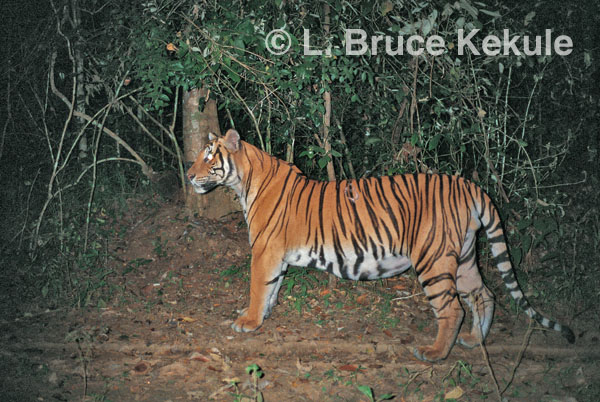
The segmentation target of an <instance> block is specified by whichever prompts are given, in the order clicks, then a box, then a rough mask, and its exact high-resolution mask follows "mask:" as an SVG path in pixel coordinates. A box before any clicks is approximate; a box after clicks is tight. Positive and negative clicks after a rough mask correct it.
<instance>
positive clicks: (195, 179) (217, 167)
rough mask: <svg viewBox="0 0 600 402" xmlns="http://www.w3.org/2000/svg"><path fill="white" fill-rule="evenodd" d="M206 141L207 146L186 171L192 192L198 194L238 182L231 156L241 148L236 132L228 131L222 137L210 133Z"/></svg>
mask: <svg viewBox="0 0 600 402" xmlns="http://www.w3.org/2000/svg"><path fill="white" fill-rule="evenodd" d="M208 139H209V142H208V144H206V147H205V148H204V150H202V151H200V153H199V154H198V157H197V158H196V161H195V162H194V164H193V165H192V167H191V168H189V170H188V171H187V177H188V179H189V180H190V183H191V184H192V186H193V188H194V191H195V192H197V193H199V194H204V193H208V192H209V191H210V190H212V189H213V188H215V187H217V186H220V185H229V186H232V185H234V184H235V182H236V181H237V180H238V177H237V175H236V174H235V166H234V164H233V159H232V154H234V153H235V152H237V151H239V149H240V147H241V143H240V135H239V134H238V132H237V131H235V130H233V129H230V130H228V131H227V133H225V136H224V137H217V136H216V135H215V134H212V133H210V134H208Z"/></svg>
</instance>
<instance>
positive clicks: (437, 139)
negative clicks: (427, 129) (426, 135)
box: [427, 134, 442, 151]
mask: <svg viewBox="0 0 600 402" xmlns="http://www.w3.org/2000/svg"><path fill="white" fill-rule="evenodd" d="M440 138H442V134H436V135H434V136H433V138H432V139H431V141H429V146H428V147H427V149H428V150H429V151H431V150H434V149H436V148H437V146H438V144H439V142H440Z"/></svg>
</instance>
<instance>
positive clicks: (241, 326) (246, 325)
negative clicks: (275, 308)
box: [231, 314, 262, 332]
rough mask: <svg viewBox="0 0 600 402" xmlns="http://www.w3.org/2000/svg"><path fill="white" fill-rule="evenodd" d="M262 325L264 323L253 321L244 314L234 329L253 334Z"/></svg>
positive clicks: (236, 322) (236, 321) (233, 326)
mask: <svg viewBox="0 0 600 402" xmlns="http://www.w3.org/2000/svg"><path fill="white" fill-rule="evenodd" d="M261 325H262V321H258V320H253V319H251V318H249V317H248V316H247V315H246V314H242V315H241V316H240V317H239V318H238V319H237V320H235V322H234V323H233V324H231V328H233V329H234V330H235V331H236V332H252V331H256V330H257V329H258V328H260V326H261Z"/></svg>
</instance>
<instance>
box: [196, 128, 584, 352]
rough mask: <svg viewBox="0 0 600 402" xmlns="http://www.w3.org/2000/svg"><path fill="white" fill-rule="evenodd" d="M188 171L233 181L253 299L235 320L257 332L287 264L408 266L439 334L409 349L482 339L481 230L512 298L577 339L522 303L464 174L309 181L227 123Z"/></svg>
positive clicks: (386, 273) (485, 306) (446, 347)
mask: <svg viewBox="0 0 600 402" xmlns="http://www.w3.org/2000/svg"><path fill="white" fill-rule="evenodd" d="M187 178H188V179H189V183H191V185H192V187H193V189H194V191H195V192H196V193H199V194H204V193H207V192H209V191H210V190H212V189H213V188H215V187H217V186H228V187H230V188H231V189H233V190H234V191H235V193H236V194H237V198H238V199H239V201H240V203H241V206H242V209H243V213H244V217H245V219H246V223H247V226H248V236H249V242H250V246H251V254H252V255H251V264H250V304H249V306H248V307H247V308H246V309H244V310H242V311H241V314H240V316H239V317H238V318H237V319H236V320H235V321H234V323H233V324H232V328H233V329H234V330H235V331H237V332H251V331H255V330H257V329H258V328H259V327H260V326H261V325H262V324H263V321H264V319H265V318H267V317H269V315H270V314H271V311H272V309H273V307H274V306H275V305H276V304H277V296H278V292H279V289H280V287H281V284H282V282H283V279H284V276H285V274H286V271H287V268H288V266H289V265H293V266H298V267H312V268H317V269H319V270H324V271H327V272H328V273H330V274H333V275H336V276H338V277H340V278H343V279H352V280H360V281H364V280H375V279H383V278H389V277H392V276H395V275H399V274H401V273H403V272H406V271H407V270H409V269H410V268H411V267H414V271H415V273H416V277H417V279H418V281H419V283H420V284H421V286H422V288H423V290H424V294H425V296H426V298H427V300H428V301H429V304H430V305H431V308H432V309H433V313H434V315H435V317H436V319H437V335H436V338H435V341H434V342H433V344H431V345H423V346H418V347H415V348H414V350H413V353H414V356H415V357H416V358H418V359H420V360H422V361H426V362H437V361H440V360H443V359H445V358H446V357H447V356H448V354H449V353H450V350H451V349H452V347H453V345H454V344H455V343H458V344H460V345H462V346H464V347H467V348H473V347H475V346H478V345H479V344H480V343H481V342H483V341H484V340H485V338H486V336H487V335H488V332H489V330H490V326H491V323H492V316H493V314H494V297H493V295H492V292H491V291H490V290H489V289H488V288H487V287H486V286H485V284H484V283H483V281H482V278H481V275H480V273H479V269H478V266H477V259H476V252H475V249H476V247H475V246H476V235H477V232H478V231H479V229H483V231H484V232H485V233H486V235H487V238H488V243H489V245H490V248H491V253H492V256H493V261H494V263H495V265H496V267H497V269H498V271H500V275H501V276H502V278H503V280H504V284H505V286H506V288H508V291H509V292H510V295H511V296H512V297H513V298H514V300H515V302H516V304H517V305H518V306H520V307H521V308H522V309H523V310H524V311H525V313H526V314H527V315H528V316H529V317H531V318H532V319H533V320H535V321H537V322H538V323H539V324H540V325H542V326H543V327H545V328H548V329H552V330H555V331H558V332H560V333H561V334H562V335H563V336H564V337H565V338H566V339H567V340H568V342H570V343H573V342H574V341H575V335H574V334H573V331H572V330H571V329H570V328H569V327H567V326H564V325H561V324H559V323H557V322H555V321H553V320H550V319H548V318H546V317H545V316H543V315H541V314H540V313H538V312H537V311H535V310H534V309H533V308H532V307H531V306H530V304H529V303H528V301H527V300H526V298H525V297H524V295H523V292H522V291H521V289H520V287H519V285H518V283H517V280H516V277H515V272H514V270H513V267H512V264H511V262H510V258H509V254H508V248H507V245H506V241H505V236H504V230H503V227H502V223H501V220H500V216H499V214H498V210H497V209H496V207H495V206H494V204H493V203H492V200H491V199H490V197H489V196H488V195H487V194H486V193H485V192H484V191H483V190H482V189H481V188H480V187H478V186H477V185H476V184H474V183H473V182H471V181H469V180H466V179H464V178H462V177H459V176H451V175H443V174H422V173H420V174H416V173H415V174H402V175H397V176H382V177H369V178H361V179H352V180H338V181H329V182H327V181H317V180H311V179H309V178H308V177H306V176H305V175H303V174H302V172H301V171H300V169H298V168H297V167H296V166H294V165H293V164H291V163H288V162H285V161H283V160H281V159H278V158H275V157H273V156H271V155H269V154H268V153H266V152H263V151H261V150H260V149H258V148H257V147H255V146H253V145H251V144H249V143H247V142H245V141H242V140H241V139H240V135H239V133H238V132H237V131H235V130H234V129H230V130H228V131H227V132H226V134H225V135H224V136H222V137H219V136H216V135H214V134H210V136H209V142H208V143H207V145H206V147H205V148H204V150H202V151H200V153H199V154H198V157H197V159H196V160H195V162H194V163H193V165H192V166H191V168H190V169H189V170H188V171H187ZM462 303H464V304H466V307H468V309H470V311H471V313H472V316H473V318H472V326H471V329H470V331H469V330H468V329H467V330H464V331H461V332H460V333H459V329H460V327H461V324H462V321H463V318H464V315H465V312H464V310H463V307H462Z"/></svg>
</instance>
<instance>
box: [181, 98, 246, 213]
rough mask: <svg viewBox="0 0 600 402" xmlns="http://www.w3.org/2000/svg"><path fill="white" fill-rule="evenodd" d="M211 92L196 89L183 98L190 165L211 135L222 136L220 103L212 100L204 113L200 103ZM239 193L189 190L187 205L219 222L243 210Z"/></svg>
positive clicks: (185, 137) (185, 140)
mask: <svg viewBox="0 0 600 402" xmlns="http://www.w3.org/2000/svg"><path fill="white" fill-rule="evenodd" d="M207 95H208V90H206V89H205V88H202V89H192V90H190V91H188V92H186V93H185V94H184V95H183V148H184V149H183V151H184V158H185V161H186V162H187V163H190V164H191V163H193V162H194V161H195V160H196V157H197V156H198V153H199V152H200V151H202V150H204V147H205V145H206V144H207V143H208V133H214V134H216V135H219V136H220V135H221V130H220V129H219V116H218V114H217V103H216V102H215V100H214V99H208V100H207V101H206V102H205V103H204V109H203V110H199V109H198V106H199V102H200V99H203V98H207ZM235 198H236V197H235V193H234V192H233V191H232V190H230V189H229V188H225V187H218V188H216V189H215V190H213V191H211V192H210V193H208V194H196V193H195V192H194V190H193V189H192V186H186V194H185V204H186V206H187V207H188V208H189V209H190V210H191V211H192V212H194V213H198V215H199V216H202V217H205V218H211V219H218V218H221V217H223V216H225V215H227V214H230V213H232V212H237V211H240V210H241V206H240V204H239V202H238V201H237V200H236V199H235Z"/></svg>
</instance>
